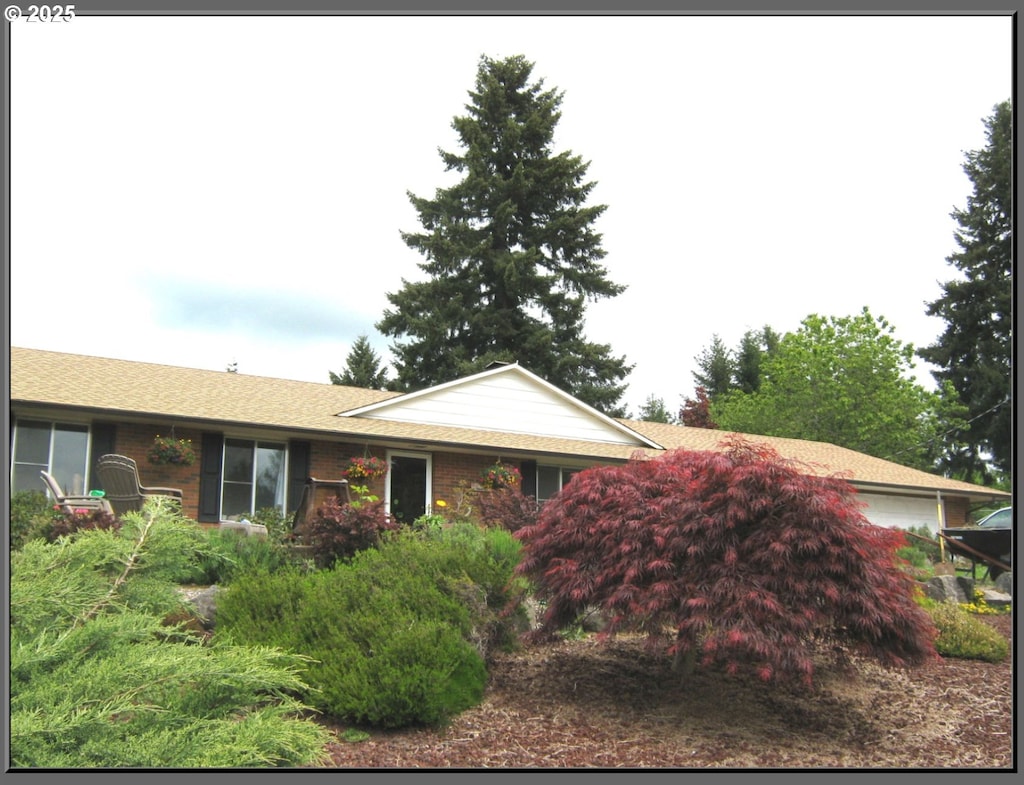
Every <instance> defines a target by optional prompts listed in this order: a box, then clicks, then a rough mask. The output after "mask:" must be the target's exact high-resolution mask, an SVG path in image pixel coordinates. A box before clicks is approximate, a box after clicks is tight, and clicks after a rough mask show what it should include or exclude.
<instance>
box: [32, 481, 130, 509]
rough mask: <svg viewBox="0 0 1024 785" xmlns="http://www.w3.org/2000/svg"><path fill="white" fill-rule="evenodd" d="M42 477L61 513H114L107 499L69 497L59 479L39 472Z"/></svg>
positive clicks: (98, 497)
mask: <svg viewBox="0 0 1024 785" xmlns="http://www.w3.org/2000/svg"><path fill="white" fill-rule="evenodd" d="M39 475H40V477H42V478H43V484H44V485H45V486H46V489H47V490H48V491H49V492H50V495H51V496H52V497H53V500H54V501H55V502H56V503H57V505H58V506H59V507H60V509H61V512H64V513H68V514H69V515H70V514H73V513H75V512H77V511H78V510H87V511H88V512H95V511H96V510H102V511H103V512H113V511H114V510H113V508H111V506H110V502H108V501H107V500H106V499H105V498H103V497H100V496H79V495H71V496H68V495H67V494H66V493H64V491H63V490H62V489H61V487H60V483H59V482H57V479H56V478H55V477H54V476H53V475H52V474H50V473H49V472H45V471H41V472H39Z"/></svg>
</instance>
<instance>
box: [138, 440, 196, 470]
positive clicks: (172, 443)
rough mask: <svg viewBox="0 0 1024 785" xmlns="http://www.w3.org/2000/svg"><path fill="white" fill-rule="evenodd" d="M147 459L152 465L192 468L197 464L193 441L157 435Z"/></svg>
mask: <svg viewBox="0 0 1024 785" xmlns="http://www.w3.org/2000/svg"><path fill="white" fill-rule="evenodd" d="M147 457H148V458H149V462H150V463H156V464H172V465H175V466H191V465H192V464H193V463H195V460H196V452H195V450H193V449H192V440H191V439H177V438H175V437H174V436H161V435H160V434H157V435H156V438H155V439H153V446H152V447H150V448H149V452H148V453H147Z"/></svg>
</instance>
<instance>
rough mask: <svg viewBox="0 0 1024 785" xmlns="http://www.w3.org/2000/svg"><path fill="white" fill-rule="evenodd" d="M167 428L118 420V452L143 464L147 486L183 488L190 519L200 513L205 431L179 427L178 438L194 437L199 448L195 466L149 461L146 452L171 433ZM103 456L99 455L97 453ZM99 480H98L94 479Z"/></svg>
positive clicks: (141, 479)
mask: <svg viewBox="0 0 1024 785" xmlns="http://www.w3.org/2000/svg"><path fill="white" fill-rule="evenodd" d="M169 435H170V434H169V433H168V430H167V429H166V428H159V427H157V426H152V425H135V424H130V425H129V424H124V423H118V425H117V435H116V436H115V441H114V452H115V453H117V454H119V455H127V456H128V457H129V458H132V459H133V460H134V461H135V463H137V464H138V466H139V482H141V483H142V486H143V487H144V488H151V487H163V488H180V489H181V493H182V511H183V512H184V513H185V515H186V516H188V517H189V518H195V517H196V516H197V515H198V514H199V466H200V461H201V456H200V442H201V440H202V434H201V433H200V432H199V431H196V430H190V429H188V428H175V429H174V436H175V437H176V438H178V439H191V440H192V447H193V448H194V449H195V453H196V460H195V463H193V464H192V465H191V466H175V465H170V464H166V465H157V464H154V463H150V462H149V458H147V457H146V453H147V452H149V448H150V447H152V446H153V439H155V438H156V437H157V436H169ZM96 457H97V458H98V457H99V456H98V455H97V456H96ZM94 482H95V481H94Z"/></svg>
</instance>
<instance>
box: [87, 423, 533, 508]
mask: <svg viewBox="0 0 1024 785" xmlns="http://www.w3.org/2000/svg"><path fill="white" fill-rule="evenodd" d="M158 435H159V436H167V435H168V433H167V430H166V429H161V428H159V427H156V426H151V425H137V424H125V423H119V424H118V426H117V433H116V437H115V447H114V452H116V453H119V454H121V455H127V456H128V457H129V458H133V459H134V460H135V462H136V463H137V464H138V465H139V479H140V481H141V482H142V485H143V486H144V487H152V486H162V487H167V488H180V489H181V491H182V496H183V499H182V511H183V512H184V514H185V515H186V516H187V517H189V518H196V517H198V515H199V470H200V466H201V465H202V431H200V430H194V429H188V428H177V427H175V429H174V435H175V436H176V437H177V438H179V439H191V440H192V446H193V448H195V452H196V460H195V463H193V464H192V465H191V466H172V465H156V464H152V463H150V462H149V459H148V458H147V457H146V453H147V452H148V451H149V448H150V446H151V445H152V444H153V439H154V438H156V437H157V436H158ZM362 455H373V456H376V457H378V458H381V459H383V458H386V456H387V451H386V450H385V449H383V448H373V449H370V450H367V449H366V447H365V446H364V445H362V444H354V443H345V442H341V443H339V442H325V441H311V442H310V456H309V472H308V474H309V476H310V477H315V478H316V479H318V480H340V479H343V478H344V476H345V475H344V471H345V467H346V466H347V465H348V461H349V459H350V458H351V457H353V456H362ZM97 457H98V456H97ZM432 457H433V461H432V465H433V477H432V488H433V494H432V495H433V498H432V499H431V500H430V502H431V504H433V503H434V502H436V501H437V500H438V499H443V500H445V502H447V503H448V504H449V505H453V506H454V505H455V504H456V502H457V499H458V498H459V496H460V491H459V489H460V485H461V486H464V485H471V484H472V483H474V482H478V481H479V480H480V473H481V471H482V470H483V469H485V468H486V467H487V466H490V465H491V464H493V463H494V461H495V457H494V455H493V454H492V455H483V454H477V455H463V454H457V453H432ZM506 463H510V464H512V465H513V466H517V467H518V466H519V462H518V461H506ZM386 479H387V478H386V477H380V478H377V479H375V480H373V481H371V482H370V483H369V492H370V493H371V494H374V495H376V496H379V497H380V498H382V499H383V498H384V497H385V492H386V489H385V482H386ZM289 501H290V503H291V504H293V505H294V504H297V503H298V499H289Z"/></svg>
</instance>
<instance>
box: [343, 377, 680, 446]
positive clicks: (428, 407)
mask: <svg viewBox="0 0 1024 785" xmlns="http://www.w3.org/2000/svg"><path fill="white" fill-rule="evenodd" d="M339 416H340V417H353V418H369V419H381V420H388V421H391V422H406V423H419V424H428V425H440V426H446V427H453V428H472V429H479V430H488V431H500V432H504V433H516V434H532V435H540V436H547V437H554V438H560V439H577V440H581V441H590V442H603V443H608V444H625V445H633V446H636V447H637V448H641V447H651V448H654V449H660V448H659V446H658V445H657V444H656V443H655V442H653V441H652V440H650V439H649V438H647V437H646V436H643V435H641V434H639V433H637V432H636V431H634V430H632V429H631V428H628V427H627V426H625V425H623V424H622V423H621V422H619V421H617V420H613V419H612V418H610V417H607V416H606V415H604V414H602V413H601V412H599V411H597V410H596V409H593V408H591V407H590V406H587V405H586V404H583V403H581V402H580V401H578V400H576V399H575V398H573V397H572V396H570V395H568V394H566V393H564V392H562V391H561V390H559V389H558V388H557V387H555V386H554V385H552V384H550V383H548V382H546V381H544V380H543V379H541V378H540V377H539V376H536V375H535V374H532V373H530V372H529V371H527V370H526V369H525V368H522V367H521V366H519V365H515V364H512V365H503V366H499V367H496V368H492V369H489V370H486V371H483V372H482V373H478V374H476V375H474V376H469V377H466V378H465V379H458V380H456V381H454V382H449V383H447V384H441V385H437V386H436V387H430V388H428V389H426V390H420V391H418V392H414V393H409V394H407V395H402V396H399V397H397V398H391V399H389V400H387V401H381V402H378V403H375V404H371V405H369V406H363V407H360V408H358V409H352V410H350V411H346V412H341V413H340V414H339Z"/></svg>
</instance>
